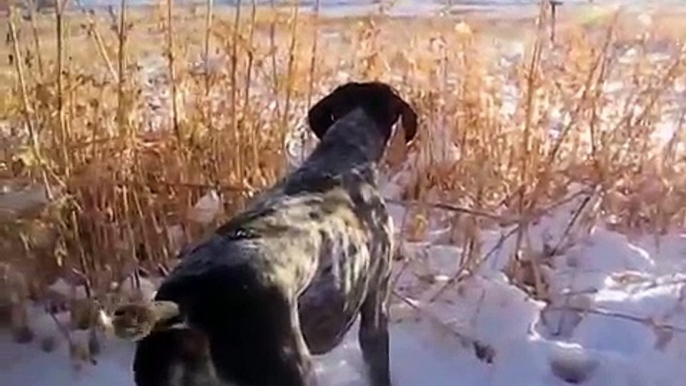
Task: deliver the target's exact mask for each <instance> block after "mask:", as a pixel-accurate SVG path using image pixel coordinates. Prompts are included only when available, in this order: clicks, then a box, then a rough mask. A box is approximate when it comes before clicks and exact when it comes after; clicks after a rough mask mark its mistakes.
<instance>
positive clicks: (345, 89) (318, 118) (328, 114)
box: [307, 83, 352, 139]
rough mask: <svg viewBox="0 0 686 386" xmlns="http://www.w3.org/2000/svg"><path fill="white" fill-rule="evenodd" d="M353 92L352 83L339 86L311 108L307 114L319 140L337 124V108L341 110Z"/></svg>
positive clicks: (311, 127)
mask: <svg viewBox="0 0 686 386" xmlns="http://www.w3.org/2000/svg"><path fill="white" fill-rule="evenodd" d="M351 92H352V84H350V83H348V84H345V85H343V86H338V87H336V88H335V89H334V90H333V91H332V92H331V93H330V94H329V95H327V96H325V97H324V98H322V99H321V100H319V102H317V103H315V104H314V106H312V107H311V108H310V111H309V112H308V114H307V121H308V124H309V125H310V129H311V130H312V131H313V132H314V134H315V135H316V136H317V138H319V139H322V138H323V137H324V134H326V132H327V131H328V130H329V128H330V127H331V125H333V124H334V122H336V119H338V117H336V116H335V114H336V110H337V108H339V109H340V106H341V105H342V104H344V103H345V101H346V99H347V98H348V94H350V93H351Z"/></svg>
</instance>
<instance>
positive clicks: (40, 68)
mask: <svg viewBox="0 0 686 386" xmlns="http://www.w3.org/2000/svg"><path fill="white" fill-rule="evenodd" d="M28 5H29V7H28V8H29V17H30V21H31V32H32V35H33V45H34V50H35V51H36V59H37V61H38V74H39V75H40V77H41V79H43V76H44V75H45V72H44V67H43V50H42V49H41V44H40V37H39V36H38V27H37V26H36V1H35V0H29V4H28Z"/></svg>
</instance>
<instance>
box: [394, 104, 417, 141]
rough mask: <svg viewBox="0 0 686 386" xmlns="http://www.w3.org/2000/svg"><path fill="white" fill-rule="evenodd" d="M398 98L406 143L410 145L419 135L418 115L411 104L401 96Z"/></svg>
mask: <svg viewBox="0 0 686 386" xmlns="http://www.w3.org/2000/svg"><path fill="white" fill-rule="evenodd" d="M397 98H398V102H399V105H400V119H401V122H402V124H403V130H404V131H405V143H410V142H411V141H412V140H413V139H414V137H415V136H416V135H417V113H416V112H415V111H414V109H413V108H412V106H410V105H409V103H407V102H405V101H404V100H403V99H402V98H400V97H399V96H398V97H397Z"/></svg>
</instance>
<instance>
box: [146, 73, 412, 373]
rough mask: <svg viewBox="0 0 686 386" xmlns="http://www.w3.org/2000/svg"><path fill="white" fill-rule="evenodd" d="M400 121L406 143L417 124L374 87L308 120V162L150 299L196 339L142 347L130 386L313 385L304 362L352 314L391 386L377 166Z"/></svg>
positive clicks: (388, 232)
mask: <svg viewBox="0 0 686 386" xmlns="http://www.w3.org/2000/svg"><path fill="white" fill-rule="evenodd" d="M399 116H402V118H403V119H402V120H403V126H405V132H406V133H411V135H406V139H407V140H408V141H409V140H411V139H412V137H413V136H414V133H415V131H416V119H417V118H416V115H415V114H414V112H413V111H412V109H411V108H410V107H409V105H407V103H405V102H404V101H402V100H401V99H400V98H399V97H398V96H397V95H396V94H395V92H394V91H393V90H392V89H391V88H390V87H388V86H387V85H385V84H382V83H349V84H346V85H344V86H340V87H339V88H337V89H336V90H334V91H333V92H332V93H331V94H329V95H328V96H327V97H326V98H324V99H322V100H321V101H319V102H318V103H317V104H316V105H315V106H314V107H313V108H312V109H311V110H310V112H309V116H308V118H309V122H310V127H311V128H312V130H313V131H314V132H315V134H316V135H317V136H318V137H319V138H320V140H321V141H320V143H319V144H318V146H317V148H316V149H315V150H314V151H313V153H312V154H311V156H310V157H309V158H308V159H307V160H306V161H305V162H304V164H303V165H302V166H301V167H300V168H298V169H297V170H296V171H294V172H293V173H292V174H291V175H289V176H287V177H286V178H285V179H283V180H282V181H280V182H279V183H278V184H276V185H275V186H274V187H272V188H271V189H269V190H267V191H265V192H263V193H262V194H261V195H260V196H259V197H258V198H256V199H255V200H254V201H253V202H252V203H251V204H250V205H249V207H248V208H246V209H245V210H244V211H242V212H241V213H239V214H237V215H236V216H235V217H233V219H231V220H230V221H229V222H228V223H226V224H225V225H223V226H221V227H220V228H219V229H217V230H216V232H215V233H214V234H213V235H212V236H211V237H210V238H209V239H207V240H206V241H204V242H202V243H201V244H199V245H198V246H196V247H194V248H192V249H190V250H188V251H186V252H185V253H184V256H183V257H182V261H181V262H180V263H179V265H178V266H177V267H176V268H175V269H174V270H173V271H172V272H171V274H170V275H169V276H168V277H167V278H166V279H165V280H164V282H163V284H162V285H161V286H160V288H159V290H158V293H157V295H156V300H170V301H173V302H175V303H177V304H178V305H179V307H180V310H181V313H182V315H183V316H184V318H185V321H186V324H187V325H188V326H189V328H190V329H192V330H193V333H191V332H189V331H185V330H179V331H176V332H173V333H172V332H170V331H174V330H167V331H160V332H154V333H152V334H151V335H150V336H148V337H146V338H144V339H143V340H142V341H141V342H140V343H139V346H138V349H137V352H136V356H135V359H134V372H135V379H136V383H137V385H138V386H172V385H174V386H176V385H179V386H180V385H220V384H223V385H238V386H314V385H316V384H317V381H316V378H315V375H314V371H313V369H312V362H311V359H310V355H312V354H315V355H317V354H324V353H327V352H329V351H330V350H331V349H333V348H334V347H336V346H337V345H338V344H339V343H340V342H341V340H342V338H343V337H344V336H345V334H346V333H347V332H348V331H349V329H350V327H351V325H352V324H353V322H354V321H355V319H356V317H357V315H360V316H361V321H360V333H359V343H360V347H361V350H362V354H363V358H364V361H365V363H367V365H368V367H369V375H370V379H371V381H372V384H373V385H374V386H389V385H390V384H391V382H390V374H389V353H388V345H389V336H388V327H387V323H388V310H387V302H388V297H389V292H390V288H389V275H390V262H391V250H392V247H393V246H392V234H393V231H392V221H391V219H390V217H389V215H388V213H387V211H386V207H385V204H384V201H383V199H382V197H381V196H380V194H379V192H378V190H377V175H376V173H377V170H376V164H377V162H378V161H379V160H380V158H381V157H382V155H383V152H384V150H385V147H386V144H387V141H388V139H389V137H390V134H391V128H392V125H393V124H394V123H395V121H397V120H398V117H399ZM184 331H185V332H184ZM160 334H167V335H168V336H167V337H166V338H165V335H160ZM189 339H190V340H191V341H193V340H197V342H196V343H195V344H194V345H191V347H194V349H195V351H191V354H192V355H184V354H183V353H184V352H185V351H187V350H188V349H187V347H188V344H182V343H183V342H187V341H188V340H189ZM180 342H181V343H180ZM205 346H206V348H205V351H202V350H200V349H198V347H201V348H202V347H205ZM155 348H158V349H160V350H167V351H170V350H171V351H174V350H176V353H172V352H166V353H165V354H163V355H160V356H157V355H156V354H155ZM198 350H200V351H198ZM179 358H182V359H183V358H190V359H191V360H190V362H188V363H186V362H184V361H183V360H182V359H181V360H180V359H179ZM179 374H181V375H183V376H181V375H179ZM193 374H195V375H193ZM215 374H216V375H215ZM184 377H186V378H187V379H188V380H190V381H186V383H184V382H182V381H181V379H182V378H184ZM174 379H176V380H174Z"/></svg>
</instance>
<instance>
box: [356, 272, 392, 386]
mask: <svg viewBox="0 0 686 386" xmlns="http://www.w3.org/2000/svg"><path fill="white" fill-rule="evenodd" d="M379 284H380V285H379V287H378V288H377V289H376V290H375V291H371V292H370V293H369V294H368V296H367V299H365V301H364V303H363V304H362V308H361V310H360V331H359V335H358V341H359V344H360V348H361V349H362V357H363V358H364V362H365V363H366V365H367V368H368V371H369V376H370V378H371V381H372V385H373V386H391V374H390V364H389V362H390V358H389V357H390V354H389V336H388V298H389V295H390V278H388V277H385V278H384V279H383V280H382V281H381V283H379Z"/></svg>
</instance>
